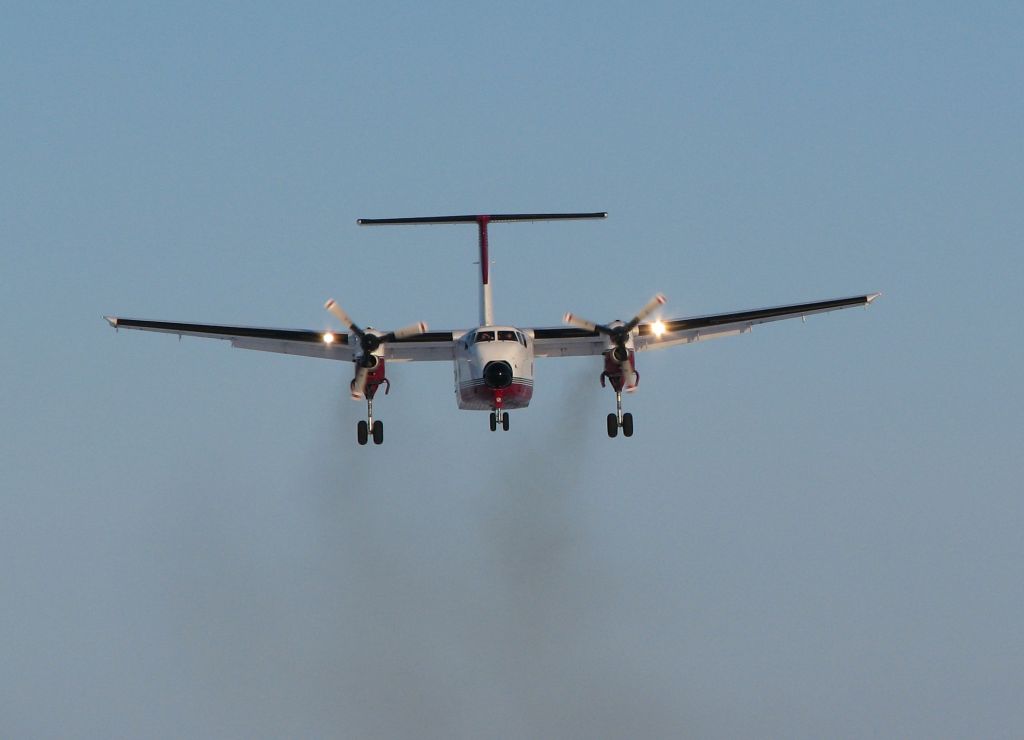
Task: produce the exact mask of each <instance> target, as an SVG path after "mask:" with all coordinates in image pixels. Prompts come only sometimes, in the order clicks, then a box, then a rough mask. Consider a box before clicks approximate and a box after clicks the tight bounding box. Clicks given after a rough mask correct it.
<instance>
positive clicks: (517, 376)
mask: <svg viewBox="0 0 1024 740" xmlns="http://www.w3.org/2000/svg"><path fill="white" fill-rule="evenodd" d="M533 359H534V358H533V338H532V337H531V336H530V335H529V334H528V333H527V332H524V331H522V330H520V329H516V328H515V327H512V326H481V327H478V328H476V329H471V330H470V331H468V332H466V333H465V334H463V335H462V336H461V337H460V338H459V339H458V341H457V343H456V345H455V398H456V400H457V401H458V404H459V408H460V409H471V410H479V411H493V410H495V409H521V408H525V407H526V406H529V404H530V399H531V398H532V397H533Z"/></svg>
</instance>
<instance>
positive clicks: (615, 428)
mask: <svg viewBox="0 0 1024 740" xmlns="http://www.w3.org/2000/svg"><path fill="white" fill-rule="evenodd" d="M618 434H619V420H618V418H617V417H616V416H615V414H608V436H609V437H612V438H614V437H616V436H618Z"/></svg>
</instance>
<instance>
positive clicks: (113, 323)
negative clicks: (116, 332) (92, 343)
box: [103, 316, 117, 329]
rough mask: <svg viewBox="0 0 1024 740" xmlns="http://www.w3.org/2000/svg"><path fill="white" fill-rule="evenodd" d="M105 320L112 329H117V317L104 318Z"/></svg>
mask: <svg viewBox="0 0 1024 740" xmlns="http://www.w3.org/2000/svg"><path fill="white" fill-rule="evenodd" d="M103 318H104V319H105V320H106V322H107V323H108V324H110V325H111V326H112V327H114V328H115V329H116V328H117V317H116V316H104V317H103Z"/></svg>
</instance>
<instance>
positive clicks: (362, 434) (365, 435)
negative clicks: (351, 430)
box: [356, 421, 370, 445]
mask: <svg viewBox="0 0 1024 740" xmlns="http://www.w3.org/2000/svg"><path fill="white" fill-rule="evenodd" d="M369 431H370V430H369V429H368V428H367V424H366V422H365V421H361V422H359V423H358V424H356V439H357V440H358V441H359V444H361V445H364V444H366V440H367V439H369V437H370V434H369Z"/></svg>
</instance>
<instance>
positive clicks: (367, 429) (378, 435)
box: [356, 396, 384, 445]
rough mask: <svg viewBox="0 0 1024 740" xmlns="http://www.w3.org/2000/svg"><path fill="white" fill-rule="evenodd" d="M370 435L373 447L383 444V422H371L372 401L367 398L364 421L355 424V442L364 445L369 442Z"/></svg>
mask: <svg viewBox="0 0 1024 740" xmlns="http://www.w3.org/2000/svg"><path fill="white" fill-rule="evenodd" d="M371 435H372V436H373V443H374V444H375V445H379V444H383V443H384V422H382V421H380V420H378V421H374V420H373V399H372V398H370V397H369V396H367V398H366V420H365V421H360V422H359V423H358V424H356V441H357V442H359V444H361V445H364V444H366V443H367V442H369V441H370V436H371Z"/></svg>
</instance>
